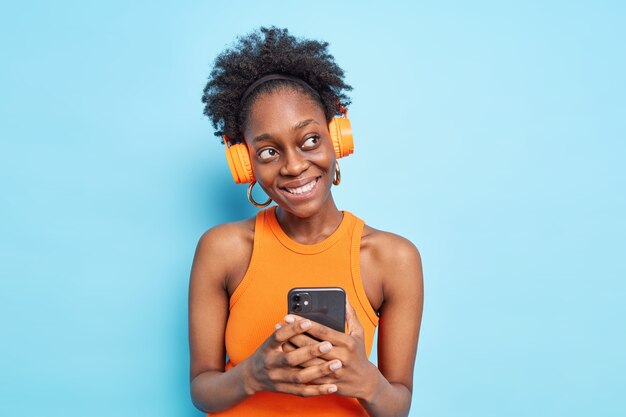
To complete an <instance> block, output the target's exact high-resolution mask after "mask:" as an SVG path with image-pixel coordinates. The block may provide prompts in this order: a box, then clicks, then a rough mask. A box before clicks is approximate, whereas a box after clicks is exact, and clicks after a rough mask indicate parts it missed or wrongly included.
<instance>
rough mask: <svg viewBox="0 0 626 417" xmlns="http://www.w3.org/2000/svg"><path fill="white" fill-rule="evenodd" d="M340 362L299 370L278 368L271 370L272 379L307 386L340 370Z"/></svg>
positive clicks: (335, 361)
mask: <svg viewBox="0 0 626 417" xmlns="http://www.w3.org/2000/svg"><path fill="white" fill-rule="evenodd" d="M341 366H342V365H341V361H338V360H334V361H330V362H326V363H324V364H323V365H318V366H311V367H309V368H304V369H300V370H294V369H290V368H280V369H274V370H272V379H273V380H274V381H280V382H290V383H293V384H307V383H309V382H311V381H313V380H316V379H320V378H324V377H327V376H329V375H331V374H333V373H334V372H336V371H338V370H339V369H341Z"/></svg>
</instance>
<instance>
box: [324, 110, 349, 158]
mask: <svg viewBox="0 0 626 417" xmlns="http://www.w3.org/2000/svg"><path fill="white" fill-rule="evenodd" d="M328 131H329V132H330V138H331V139H332V141H333V147H334V148H335V156H336V157H337V158H343V157H344V156H348V155H350V154H352V153H354V139H353V138H352V126H350V119H348V118H347V117H335V118H333V120H331V121H330V123H329V124H328Z"/></svg>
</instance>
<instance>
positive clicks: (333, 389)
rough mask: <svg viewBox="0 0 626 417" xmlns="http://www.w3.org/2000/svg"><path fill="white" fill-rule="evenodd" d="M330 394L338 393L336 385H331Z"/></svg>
mask: <svg viewBox="0 0 626 417" xmlns="http://www.w3.org/2000/svg"><path fill="white" fill-rule="evenodd" d="M328 392H329V393H331V394H332V393H333V392H337V387H336V386H334V385H331V386H330V387H328Z"/></svg>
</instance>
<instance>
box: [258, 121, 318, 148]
mask: <svg viewBox="0 0 626 417" xmlns="http://www.w3.org/2000/svg"><path fill="white" fill-rule="evenodd" d="M311 123H315V124H319V123H317V122H316V121H315V120H314V119H306V120H302V121H300V122H298V123H296V124H295V125H293V127H292V128H291V130H292V131H295V130H299V129H302V128H303V127H306V126H308V125H310V124H311ZM271 137H272V135H270V134H269V133H263V134H261V135H259V136H255V137H254V139H252V141H253V142H262V141H265V140H269V139H270V138H271Z"/></svg>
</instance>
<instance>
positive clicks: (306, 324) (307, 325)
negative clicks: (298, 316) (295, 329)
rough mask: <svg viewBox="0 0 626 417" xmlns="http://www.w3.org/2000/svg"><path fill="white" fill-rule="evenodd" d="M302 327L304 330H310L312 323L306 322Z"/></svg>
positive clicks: (301, 324)
mask: <svg viewBox="0 0 626 417" xmlns="http://www.w3.org/2000/svg"><path fill="white" fill-rule="evenodd" d="M300 327H302V328H303V329H308V328H309V327H311V322H310V321H309V320H305V321H303V322H302V323H300Z"/></svg>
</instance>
